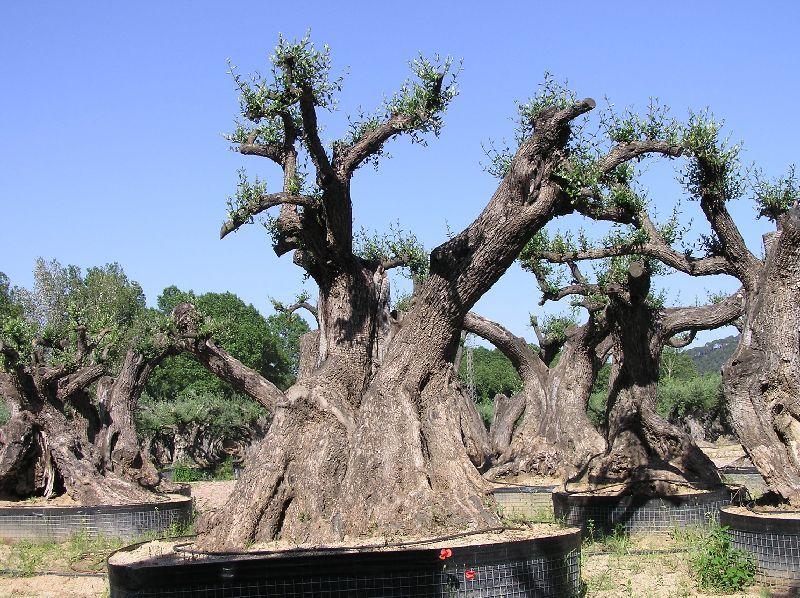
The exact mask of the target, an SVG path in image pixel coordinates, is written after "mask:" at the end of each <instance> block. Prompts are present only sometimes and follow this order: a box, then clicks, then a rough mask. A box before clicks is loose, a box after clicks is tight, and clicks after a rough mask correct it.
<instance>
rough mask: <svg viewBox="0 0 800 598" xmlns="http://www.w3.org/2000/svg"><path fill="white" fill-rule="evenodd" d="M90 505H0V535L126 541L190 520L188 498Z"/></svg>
mask: <svg viewBox="0 0 800 598" xmlns="http://www.w3.org/2000/svg"><path fill="white" fill-rule="evenodd" d="M171 496H172V498H171V499H170V500H168V501H161V502H153V503H144V504H137V505H109V506H106V505H101V506H94V507H80V506H67V507H47V506H42V507H39V506H30V507H27V506H13V507H0V538H3V539H9V540H10V539H23V538H27V539H37V540H66V539H67V538H69V537H71V536H74V535H76V534H86V535H88V536H91V537H96V536H102V537H107V538H120V539H123V540H130V539H136V538H141V537H142V536H143V535H144V534H147V533H154V534H159V533H162V532H164V531H166V530H168V529H169V528H170V527H172V526H176V525H187V524H189V523H190V522H191V520H192V499H191V498H187V497H184V496H178V495H171Z"/></svg>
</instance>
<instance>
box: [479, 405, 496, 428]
mask: <svg viewBox="0 0 800 598" xmlns="http://www.w3.org/2000/svg"><path fill="white" fill-rule="evenodd" d="M476 406H477V408H478V413H480V415H481V418H482V419H483V422H484V423H485V424H486V425H487V426H491V425H492V418H494V401H491V400H482V401H478V403H477V405H476Z"/></svg>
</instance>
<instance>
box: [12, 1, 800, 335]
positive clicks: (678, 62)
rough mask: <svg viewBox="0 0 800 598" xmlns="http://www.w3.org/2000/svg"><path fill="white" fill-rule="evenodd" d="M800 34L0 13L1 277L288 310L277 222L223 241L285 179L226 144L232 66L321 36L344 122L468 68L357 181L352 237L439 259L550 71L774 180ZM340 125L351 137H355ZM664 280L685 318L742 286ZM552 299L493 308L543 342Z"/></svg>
mask: <svg viewBox="0 0 800 598" xmlns="http://www.w3.org/2000/svg"><path fill="white" fill-rule="evenodd" d="M301 5H302V6H303V7H304V8H302V9H301V8H299V6H301ZM798 23H800V5H798V3H796V2H789V1H786V2H771V3H754V2H736V1H727V2H696V1H695V2H677V1H673V2H663V3H656V2H642V1H639V2H611V1H607V2H591V3H589V2H577V1H576V2H570V3H561V2H548V3H541V2H527V3H522V2H519V3H510V2H508V3H506V2H494V3H489V2H469V1H461V2H449V3H434V2H419V3H418V2H403V3H392V2H383V3H380V2H364V3H356V2H303V3H300V2H283V3H273V2H235V3H233V2H230V3H229V2H213V3H212V2H199V1H194V2H177V1H176V2H126V3H100V2H16V3H12V2H4V3H3V4H2V8H0V58H2V61H1V62H0V63H1V64H2V66H1V67H0V81H2V90H3V93H2V95H0V203H2V210H1V211H0V214H2V228H0V231H2V232H0V271H4V272H6V273H7V274H8V275H9V277H10V278H11V279H12V281H13V282H15V283H17V284H22V285H28V284H30V282H31V269H32V267H33V264H34V260H35V258H36V257H37V256H43V257H45V258H57V259H58V260H60V261H61V262H62V263H65V264H66V263H74V264H77V265H80V266H84V267H85V266H90V265H99V264H104V263H107V262H110V261H118V262H120V263H121V264H122V265H123V266H124V268H125V270H126V272H127V273H128V274H129V276H131V277H132V278H133V279H135V280H138V281H139V282H140V283H141V284H142V286H143V287H144V289H145V292H146V293H147V296H148V299H149V300H150V301H151V302H153V301H154V300H155V297H156V296H157V295H158V293H159V292H160V291H161V289H163V288H164V287H165V286H167V285H170V284H176V285H178V286H179V287H181V288H185V289H188V288H191V289H194V290H195V291H199V292H202V291H210V290H214V291H223V290H230V291H234V292H236V293H238V294H239V295H240V296H242V297H243V298H244V299H245V300H247V301H249V302H252V303H254V304H255V305H256V306H257V307H259V308H260V309H262V310H263V311H265V312H269V307H268V301H267V297H268V296H274V297H277V298H282V299H290V298H291V297H292V295H293V294H294V293H296V292H297V291H298V290H300V289H301V288H302V284H303V281H302V273H301V271H300V270H299V269H298V268H296V267H295V266H293V265H292V263H291V259H290V258H289V257H288V256H287V257H284V258H283V259H280V260H279V259H278V258H276V257H275V256H274V254H273V253H272V251H271V249H270V247H269V244H268V240H267V237H266V234H265V231H264V230H263V229H262V228H260V227H259V226H251V227H249V228H247V229H246V230H242V231H240V232H239V233H238V234H236V235H232V236H230V237H228V238H226V239H225V240H224V241H220V240H218V230H219V225H220V224H221V222H222V220H223V217H224V213H225V200H226V197H227V196H228V195H229V194H230V193H231V191H232V190H233V188H234V183H235V180H236V169H237V168H238V167H240V166H243V165H244V166H247V168H248V170H249V171H250V172H251V173H259V174H260V175H262V176H264V177H267V179H268V180H272V181H276V183H277V178H276V176H277V173H276V172H275V171H274V170H271V169H270V168H269V167H267V166H266V165H265V164H262V161H261V160H259V159H256V158H249V159H248V158H245V157H242V156H238V155H236V154H234V153H232V152H229V151H227V143H226V142H225V141H224V140H223V139H222V138H221V137H220V133H222V132H225V131H228V130H230V129H231V123H232V121H233V118H234V116H235V114H236V108H237V102H236V94H235V92H234V89H233V86H232V83H231V80H230V78H229V76H228V75H226V69H227V66H226V62H225V61H226V59H228V58H230V59H232V60H233V61H234V62H235V63H236V64H237V65H239V67H240V69H241V71H242V72H245V73H247V72H249V71H251V70H253V69H259V68H261V69H264V66H265V63H266V57H267V55H268V54H269V52H270V51H271V49H272V48H273V46H274V44H275V41H276V38H277V34H278V33H279V32H282V33H283V34H284V35H287V36H289V37H296V36H302V35H303V33H304V32H305V31H306V29H308V28H311V30H312V35H313V38H314V40H315V41H317V42H318V43H328V44H329V45H330V46H331V47H332V49H333V56H334V61H335V64H336V65H337V67H338V68H339V69H341V70H345V69H346V70H347V71H348V72H349V75H348V76H347V78H346V80H345V88H344V92H343V95H342V104H341V105H342V109H343V111H345V112H346V111H348V110H349V111H353V110H354V109H355V107H357V106H359V105H362V106H364V107H365V108H367V109H369V108H372V107H374V106H377V105H378V103H379V102H380V100H381V98H382V97H383V96H384V95H386V94H390V93H392V92H393V91H394V90H395V89H396V88H397V87H398V86H399V84H400V83H401V81H402V80H403V79H404V78H405V77H406V75H407V72H408V69H407V61H408V60H409V59H410V58H413V57H414V56H415V55H416V54H417V53H418V52H419V51H422V52H425V53H434V52H440V53H443V54H450V55H453V56H455V57H459V58H463V60H464V71H463V73H462V77H461V80H460V89H461V95H460V96H459V97H458V98H457V99H456V100H455V102H454V104H453V105H452V108H451V110H450V111H449V113H448V115H447V124H446V126H445V128H444V131H443V134H442V136H441V138H440V139H438V140H433V141H432V142H431V143H430V145H429V147H427V148H423V147H419V146H411V145H410V144H408V143H404V142H401V143H395V144H394V145H393V146H392V147H391V149H390V152H391V154H392V159H391V160H384V161H383V162H382V164H381V168H380V171H379V172H377V173H376V172H375V171H373V170H372V169H369V168H365V169H363V171H359V173H358V174H357V179H356V182H355V183H354V197H355V202H356V205H355V214H356V219H357V224H358V225H363V226H365V227H367V228H369V229H384V228H386V227H387V226H388V225H389V223H391V222H394V221H396V220H399V221H400V223H401V224H402V225H403V226H404V227H406V228H410V229H412V230H413V231H414V232H415V233H417V234H418V236H420V237H421V238H422V239H423V240H424V242H425V243H426V245H427V246H429V247H433V246H435V245H436V244H438V243H439V242H441V241H442V240H443V239H444V238H445V230H446V226H447V225H449V226H450V228H451V229H453V230H459V229H460V228H461V227H463V226H464V225H465V224H467V223H468V222H469V221H471V220H472V219H473V218H474V217H475V215H477V213H478V212H479V211H480V209H481V208H482V206H483V205H485V203H486V202H487V200H488V198H489V197H490V195H491V192H492V190H493V188H494V186H495V184H496V182H495V181H494V180H493V179H492V178H491V177H490V176H489V175H487V174H485V173H484V172H483V171H482V170H481V169H480V167H479V163H480V161H481V159H482V157H483V154H482V149H481V144H482V143H485V142H486V141H488V140H489V139H491V138H498V139H499V138H502V137H503V136H508V135H509V134H510V133H511V130H512V124H511V122H510V120H509V117H511V116H512V115H513V112H514V102H515V101H516V100H521V99H525V98H526V97H528V96H530V95H531V94H532V93H533V92H534V91H535V89H536V86H537V84H538V83H539V82H540V81H541V78H542V74H543V72H545V71H551V72H553V73H554V74H555V75H556V76H557V77H558V78H560V79H568V80H569V83H570V86H571V87H572V88H573V89H575V90H576V91H577V92H578V94H579V95H581V96H591V97H594V98H596V99H598V100H601V99H602V98H603V97H604V96H608V97H609V98H610V99H612V100H613V101H614V103H615V104H617V105H620V106H625V105H628V104H635V105H638V106H643V105H645V104H646V103H647V100H648V98H649V97H650V96H657V97H659V98H661V99H662V100H663V101H664V102H666V103H668V104H670V105H671V106H673V108H674V110H675V113H676V115H679V116H683V115H684V114H685V112H686V109H688V108H689V107H694V108H702V107H705V106H711V107H712V108H713V110H714V112H715V114H717V115H718V116H720V117H723V118H724V119H725V120H726V123H727V125H728V128H729V130H730V131H732V133H733V135H734V138H736V139H743V140H744V141H745V144H746V148H747V155H746V158H747V159H748V160H754V161H757V162H758V163H759V164H760V165H761V166H762V167H763V168H764V169H765V171H766V172H767V173H769V174H773V175H777V174H780V173H781V172H783V171H784V170H785V168H786V166H787V165H788V164H789V163H791V162H794V161H797V159H798V155H797V140H798V138H799V137H800V135H799V134H800V121H799V120H798V118H797V116H796V114H797V112H796V110H797V102H798V98H800V93H799V92H800V89H799V87H800V85H799V83H800V69H799V68H798V66H800V65H799V64H798V62H799V61H798V56H800V51H798V43H797V31H798ZM264 70H265V69H264ZM326 122H327V123H328V128H327V134H328V135H329V137H336V136H338V134H339V133H341V131H342V130H343V128H342V127H343V125H344V122H345V121H344V119H343V116H342V115H339V116H334V117H330V118H326ZM270 177H271V179H270ZM670 180H671V179H668V178H666V177H663V176H662V177H655V178H654V184H655V187H653V188H651V191H652V192H653V193H654V196H656V197H659V196H660V197H662V198H663V199H662V201H666V202H671V201H672V199H673V197H674V195H673V193H676V192H677V191H678V190H677V187H675V186H674V185H671V184H670V182H669V181H670ZM659 194H660V195H659ZM695 209H696V206H695V205H693V204H688V205H687V210H688V211H689V212H693V210H695ZM734 213H735V216H736V217H737V219H738V222H739V223H740V225H741V227H742V228H743V229H744V231H745V233H746V235H747V237H748V239H749V240H750V241H751V244H752V246H754V247H758V239H759V237H760V234H761V233H762V232H763V230H764V225H763V224H762V223H755V221H754V215H753V211H752V209H751V207H750V205H749V203H748V202H746V201H742V202H739V203H737V205H735V206H734ZM692 215H693V216H694V218H695V221H696V220H697V219H698V218H699V214H697V213H693V214H692ZM306 284H308V283H306ZM668 284H669V285H670V288H672V289H674V290H677V291H679V292H680V300H681V301H686V302H693V301H694V300H695V298H696V297H701V298H702V297H704V296H705V292H706V290H707V289H713V288H732V287H733V286H734V283H732V282H730V281H727V282H726V281H713V280H701V281H696V280H695V281H692V280H686V279H685V278H680V279H674V280H672V281H669V282H668ZM310 290H312V292H313V289H310ZM537 297H538V296H537V294H536V292H535V285H534V283H533V281H532V280H531V279H530V277H529V276H527V275H525V274H524V273H522V272H521V271H519V270H518V269H514V270H512V271H511V272H509V273H508V274H507V275H506V276H505V277H504V278H503V279H502V280H501V281H500V282H499V283H498V284H497V285H496V287H495V288H493V289H492V291H491V292H490V293H489V294H488V295H487V296H486V297H485V298H484V299H482V300H481V302H480V303H479V305H478V311H480V312H481V313H483V314H485V315H487V316H489V317H492V318H494V319H497V320H498V321H501V322H503V323H505V324H506V325H508V326H509V327H510V328H511V329H512V330H513V331H515V332H516V333H517V334H524V335H526V336H528V337H529V338H532V334H531V330H530V329H529V328H528V327H527V319H528V312H529V311H531V310H536V309H538V308H537V307H536V299H537ZM717 335H718V334H717ZM712 336H713V335H712ZM703 338H709V337H708V336H705V337H703Z"/></svg>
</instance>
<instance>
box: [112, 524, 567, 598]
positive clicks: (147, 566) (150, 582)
mask: <svg viewBox="0 0 800 598" xmlns="http://www.w3.org/2000/svg"><path fill="white" fill-rule="evenodd" d="M461 542H462V544H461V545H459V540H450V541H443V542H442V543H441V545H436V546H435V547H432V545H431V544H428V545H426V547H424V548H421V547H406V548H384V549H381V550H368V549H358V550H355V549H349V550H348V549H325V550H316V551H312V550H292V551H284V552H273V553H269V554H267V553H262V554H258V553H255V554H249V555H235V556H228V557H226V558H225V559H224V560H223V559H221V558H219V557H217V558H214V559H213V560H197V559H195V560H191V558H189V557H188V556H187V557H186V558H184V559H177V558H176V557H174V558H173V559H170V560H168V561H167V562H164V561H163V560H154V559H151V560H150V561H147V560H140V561H137V562H135V563H130V564H122V563H124V561H125V560H127V559H125V558H119V559H118V556H124V555H120V554H119V553H117V555H115V556H113V557H112V558H110V559H109V565H108V575H109V583H110V586H111V596H112V597H114V598H122V597H125V598H128V597H133V596H162V597H178V596H181V597H182V596H268V597H275V598H277V597H279V596H286V597H291V598H299V597H301V596H302V597H303V598H312V597H319V598H345V597H350V596H358V597H359V598H361V597H363V598H373V597H374V598H378V597H384V596H398V597H399V596H403V597H409V598H411V597H426V598H440V597H441V598H444V597H450V596H475V597H477V596H535V597H550V596H552V597H559V598H560V597H569V596H578V595H579V594H580V532H579V531H578V530H558V533H557V534H554V535H550V536H547V537H542V538H536V539H526V540H507V541H496V542H489V543H482V544H476V545H464V544H463V542H464V539H462V540H461ZM132 548H133V549H136V547H132ZM143 548H144V547H143ZM443 550H449V552H450V555H449V556H448V557H447V558H445V559H444V560H442V559H441V558H440V557H441V556H443ZM117 560H119V562H120V564H115V561H117ZM176 561H177V562H176Z"/></svg>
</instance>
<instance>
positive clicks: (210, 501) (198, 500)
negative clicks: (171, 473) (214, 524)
mask: <svg viewBox="0 0 800 598" xmlns="http://www.w3.org/2000/svg"><path fill="white" fill-rule="evenodd" d="M235 484H236V481H235V480H232V481H230V482H191V483H190V484H189V486H191V487H192V498H194V508H195V509H197V512H198V513H205V512H206V511H216V510H217V509H220V508H222V507H223V505H224V504H225V502H226V501H227V500H228V497H229V496H230V495H231V492H233V486H234V485H235Z"/></svg>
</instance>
